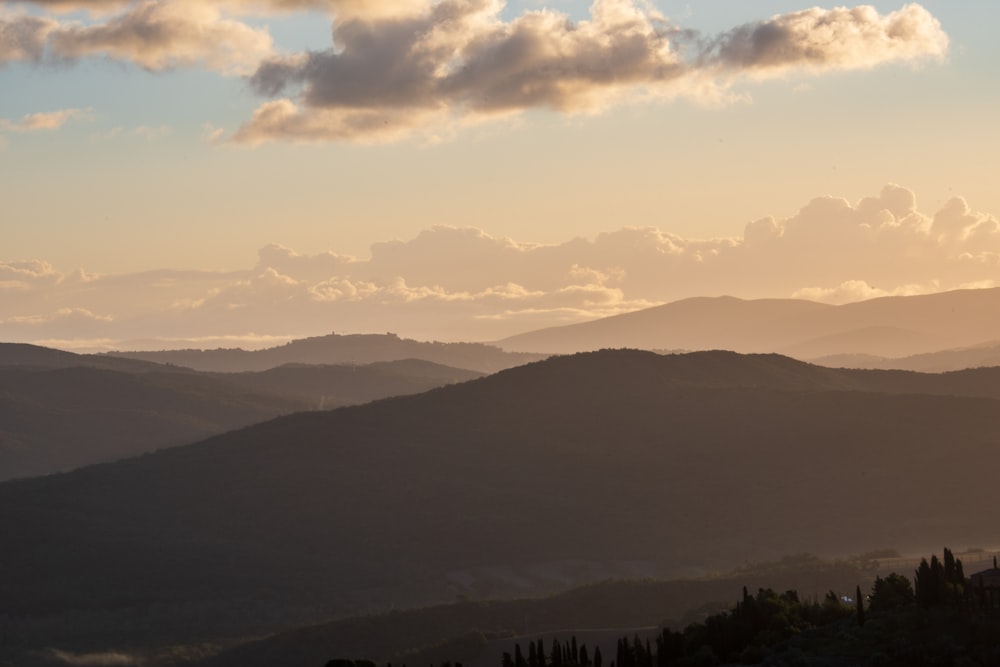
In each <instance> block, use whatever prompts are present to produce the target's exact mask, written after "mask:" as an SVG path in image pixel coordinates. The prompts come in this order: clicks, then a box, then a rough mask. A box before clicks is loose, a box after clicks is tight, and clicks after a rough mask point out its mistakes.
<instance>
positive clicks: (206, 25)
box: [47, 0, 273, 74]
mask: <svg viewBox="0 0 1000 667" xmlns="http://www.w3.org/2000/svg"><path fill="white" fill-rule="evenodd" d="M47 42H48V47H49V48H50V49H51V52H52V54H53V55H54V56H55V57H58V58H65V59H78V58H82V57H85V56H93V55H106V56H109V57H111V58H115V59H118V60H124V61H128V62H132V63H135V64H136V65H139V66H140V67H144V68H146V69H149V70H164V69H169V68H172V67H180V66H192V65H199V64H200V65H203V66H205V67H207V68H209V69H212V70H215V71H218V72H222V73H224V74H244V73H249V72H251V71H253V69H254V68H255V67H256V65H257V63H259V62H260V61H261V60H262V59H263V58H265V57H267V56H269V55H271V53H272V52H273V44H272V40H271V36H270V34H269V33H268V32H267V31H266V30H262V29H258V28H252V27H250V26H249V25H247V24H245V23H242V22H240V21H237V20H233V19H230V18H226V17H224V16H223V15H222V14H221V13H220V11H219V10H218V9H217V8H216V7H213V6H212V4H211V3H189V2H168V1H166V0H145V1H144V2H140V3H138V4H136V5H134V6H131V7H130V8H129V9H128V11H126V12H125V13H123V14H119V15H117V16H115V17H113V18H111V19H110V20H108V21H106V22H104V23H99V24H96V25H75V24H68V25H61V26H60V27H59V28H57V29H55V30H53V31H52V32H51V33H50V34H49V35H48V40H47Z"/></svg>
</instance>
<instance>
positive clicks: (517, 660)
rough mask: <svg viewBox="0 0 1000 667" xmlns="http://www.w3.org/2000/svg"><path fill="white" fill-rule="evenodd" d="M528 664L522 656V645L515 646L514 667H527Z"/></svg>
mask: <svg viewBox="0 0 1000 667" xmlns="http://www.w3.org/2000/svg"><path fill="white" fill-rule="evenodd" d="M526 664H527V663H525V661H524V656H523V655H522V654H521V645H520V644H514V667H525V666H526Z"/></svg>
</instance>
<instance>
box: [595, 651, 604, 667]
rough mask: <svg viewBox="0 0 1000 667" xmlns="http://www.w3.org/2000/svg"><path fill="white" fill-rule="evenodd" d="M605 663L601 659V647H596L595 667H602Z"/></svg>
mask: <svg viewBox="0 0 1000 667" xmlns="http://www.w3.org/2000/svg"><path fill="white" fill-rule="evenodd" d="M603 663H604V659H603V658H601V647H600V646H595V647H594V667H601V665H602V664H603Z"/></svg>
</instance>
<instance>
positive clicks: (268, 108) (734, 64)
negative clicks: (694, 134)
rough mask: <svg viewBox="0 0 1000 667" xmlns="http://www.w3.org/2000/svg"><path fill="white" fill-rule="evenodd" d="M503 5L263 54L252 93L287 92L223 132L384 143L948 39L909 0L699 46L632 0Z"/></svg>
mask: <svg viewBox="0 0 1000 667" xmlns="http://www.w3.org/2000/svg"><path fill="white" fill-rule="evenodd" d="M504 4H505V3H503V2H501V1H500V0H442V1H441V2H439V3H437V4H434V5H432V6H429V7H427V8H426V9H425V11H423V12H421V13H409V14H407V15H405V16H402V17H397V16H390V17H381V18H373V17H370V16H367V17H364V18H354V19H347V20H341V21H337V22H335V24H334V28H333V48H331V49H329V50H327V51H322V52H312V53H306V54H300V55H298V56H294V57H288V56H285V57H280V58H274V59H270V60H267V61H265V62H263V63H262V64H261V66H260V67H259V68H258V69H257V72H256V73H255V74H254V76H253V77H252V78H251V83H252V85H253V87H254V89H255V90H256V91H257V92H258V93H259V94H261V95H265V96H277V95H287V96H288V97H287V98H286V99H282V100H276V101H273V102H268V103H266V104H265V105H263V106H262V107H261V108H260V109H259V110H258V112H257V113H256V114H255V115H254V117H253V118H252V119H251V120H250V121H249V122H248V123H246V124H245V125H244V126H243V127H242V128H240V130H239V131H238V132H237V133H236V134H235V135H234V139H235V140H236V141H239V142H246V143H257V142H261V141H268V140H272V139H282V140H299V141H321V140H336V141H340V140H350V139H356V140H383V139H387V138H395V137H397V136H401V135H404V134H406V133H407V132H408V131H410V130H412V129H413V128H415V127H420V126H422V125H424V126H426V125H433V123H435V122H444V121H446V120H447V121H451V122H452V123H454V122H455V121H458V122H462V121H471V120H475V119H477V118H482V117H485V116H489V115H491V114H497V113H516V112H520V111H524V110H527V109H538V108H546V109H553V110H557V111H560V112H569V113H573V112H581V111H593V110H595V109H600V108H602V107H604V106H607V105H609V104H612V103H614V102H616V101H618V100H619V99H620V98H621V97H623V96H624V95H626V94H635V93H637V92H644V93H645V94H648V95H651V96H657V95H660V96H676V95H687V96H690V97H695V98H699V97H705V98H710V99H718V98H719V97H720V96H724V95H725V92H726V90H727V89H728V87H729V86H731V85H732V83H733V80H734V79H735V78H737V77H740V76H747V77H752V78H763V77H769V76H780V75H781V74H783V73H784V72H786V71H788V70H791V69H799V70H805V71H812V72H820V71H825V70H831V69H858V68H867V67H872V66H875V65H878V64H882V63H887V62H899V61H903V62H908V61H914V60H917V59H921V58H926V57H940V56H943V55H944V54H945V53H946V51H947V47H948V37H947V35H946V34H945V33H944V31H943V30H942V29H941V26H940V24H939V23H938V21H937V20H936V19H935V18H934V17H933V16H932V15H931V14H930V13H929V12H928V11H927V10H925V9H924V8H922V7H920V6H919V5H907V6H905V7H904V8H903V9H901V10H899V11H897V12H892V13H889V14H885V15H881V14H879V13H878V12H877V11H875V10H874V9H873V8H871V7H867V6H862V7H857V8H854V9H845V8H840V9H833V10H822V9H810V10H806V11H802V12H795V13H792V14H787V15H782V16H776V17H774V18H772V19H770V20H768V21H764V22H760V23H755V24H751V25H746V26H741V27H738V28H736V29H734V30H732V31H730V32H728V33H726V34H724V35H721V36H720V37H718V38H716V39H714V40H709V41H707V42H705V41H701V40H698V39H695V38H694V37H693V36H692V35H691V34H690V33H687V32H684V31H682V30H680V29H678V28H677V27H676V26H673V25H671V24H670V23H669V22H668V21H667V19H666V18H665V17H663V16H662V15H660V14H658V13H657V12H656V11H655V10H652V9H650V8H648V7H647V6H645V5H640V4H638V3H636V2H635V1H634V0H595V2H594V3H593V5H592V7H591V15H590V18H589V19H588V20H585V21H578V22H574V21H572V20H570V19H569V18H568V17H567V16H565V15H564V14H561V13H559V12H556V11H552V10H539V11H532V12H526V13H524V14H522V15H520V16H518V17H516V18H514V19H511V20H509V21H505V20H503V19H502V18H501V16H500V13H501V10H502V9H503V8H504ZM404 110H405V111H408V112H411V113H413V114H419V117H416V118H415V117H414V116H411V115H408V114H404V113H400V112H401V111H404Z"/></svg>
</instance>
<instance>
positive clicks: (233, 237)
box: [0, 0, 1000, 349]
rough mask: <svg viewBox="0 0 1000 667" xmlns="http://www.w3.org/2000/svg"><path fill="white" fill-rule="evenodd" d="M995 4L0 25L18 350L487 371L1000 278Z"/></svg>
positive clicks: (249, 10)
mask: <svg viewBox="0 0 1000 667" xmlns="http://www.w3.org/2000/svg"><path fill="white" fill-rule="evenodd" d="M996 25H1000V3H995V2H962V3H957V2H945V1H943V0H942V1H934V0H928V1H926V2H922V3H920V4H906V3H901V2H876V3H874V4H871V5H851V6H837V5H830V4H828V5H822V6H812V5H810V4H808V3H801V2H785V1H770V0H763V1H759V2H752V3H750V2H745V1H742V0H695V1H691V2H677V1H673V0H671V1H667V0H654V1H651V2H646V1H643V0H595V1H594V2H587V1H579V0H511V1H509V2H503V1H502V0H392V1H388V0H217V1H215V0H138V1H135V0H131V1H130V0H34V1H32V2H10V1H6V2H2V3H0V201H2V205H0V230H2V236H0V239H2V242H0V340H5V341H18V342H36V343H41V344H49V345H55V346H60V347H65V348H68V349H102V348H108V347H122V346H125V347H129V346H131V347H154V348H155V347H165V346H173V345H177V344H185V345H187V344H196V345H199V346H201V345H211V346H215V345H218V344H224V345H243V346H247V347H252V346H260V345H266V344H271V343H273V342H280V341H282V340H286V339H288V338H289V337H297V336H304V335H317V334H322V333H328V332H330V331H337V332H342V333H349V332H385V331H392V332H395V333H398V334H400V335H404V336H408V337H414V338H419V339H428V340H431V339H433V340H486V341H488V340H496V339H498V338H501V337H503V336H506V335H511V334H515V333H520V332H522V331H527V330H530V329H534V328H539V327H543V326H551V325H555V324H564V323H571V322H577V321H583V320H586V319H592V318H595V317H602V316H606V315H613V314H617V313H621V312H627V311H630V310H635V309H638V308H644V307H649V306H653V305H657V304H661V303H665V302H669V301H673V300H677V299H681V298H686V297H692V296H714V295H722V294H728V295H733V296H739V297H743V298H762V297H777V298H788V297H795V298H809V299H815V300H821V301H826V302H831V303H843V302H847V301H852V300H858V299H863V298H871V297H877V296H886V295H897V294H919V293H927V292H934V291H941V290H948V289H957V288H968V287H992V286H995V285H997V284H1000V283H998V282H997V281H998V280H1000V276H998V270H1000V224H998V222H997V216H998V215H1000V189H998V188H997V187H996V184H997V176H998V173H1000V170H998V167H997V157H996V156H997V155H1000V131H998V126H997V122H996V119H997V118H1000V77H997V76H996V72H995V65H996V63H997V62H1000V40H997V39H996V38H995V35H994V34H993V33H994V31H995V26H996Z"/></svg>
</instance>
